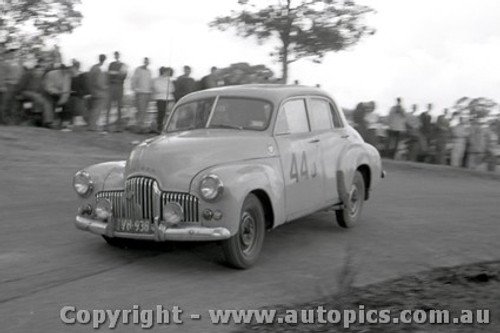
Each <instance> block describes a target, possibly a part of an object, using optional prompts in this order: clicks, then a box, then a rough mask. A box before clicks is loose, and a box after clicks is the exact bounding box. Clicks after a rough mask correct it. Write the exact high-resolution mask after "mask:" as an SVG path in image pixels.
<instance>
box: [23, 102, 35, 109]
mask: <svg viewBox="0 0 500 333" xmlns="http://www.w3.org/2000/svg"><path fill="white" fill-rule="evenodd" d="M32 107H33V103H31V102H24V103H23V108H25V109H31V108H32Z"/></svg>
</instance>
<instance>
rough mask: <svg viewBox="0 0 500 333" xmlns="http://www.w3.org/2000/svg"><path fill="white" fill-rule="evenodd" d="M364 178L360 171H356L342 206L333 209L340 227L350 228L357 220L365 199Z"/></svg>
mask: <svg viewBox="0 0 500 333" xmlns="http://www.w3.org/2000/svg"><path fill="white" fill-rule="evenodd" d="M365 190H366V189H365V180H364V179H363V175H362V174H361V172H359V171H356V173H355V174H354V178H353V180H352V184H351V187H350V188H348V189H347V199H346V200H345V202H343V204H344V208H343V209H340V210H336V211H335V215H336V216H337V223H338V224H339V226H341V227H342V228H350V227H352V226H353V225H354V224H356V222H357V221H358V220H359V218H360V216H361V211H362V210H363V201H364V200H365Z"/></svg>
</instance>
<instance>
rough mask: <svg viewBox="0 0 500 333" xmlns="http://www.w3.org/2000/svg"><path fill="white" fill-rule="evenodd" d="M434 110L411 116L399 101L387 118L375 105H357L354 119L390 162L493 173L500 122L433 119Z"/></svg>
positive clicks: (446, 114) (467, 116)
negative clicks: (484, 169) (410, 162)
mask: <svg viewBox="0 0 500 333" xmlns="http://www.w3.org/2000/svg"><path fill="white" fill-rule="evenodd" d="M432 111H433V105H432V104H427V105H426V108H425V110H424V111H422V112H421V113H419V112H418V105H416V104H413V105H412V106H411V109H410V110H409V111H407V110H406V109H405V107H404V106H403V100H402V99H401V98H397V99H396V103H395V104H394V106H392V107H391V108H390V110H389V113H388V115H387V116H379V115H377V113H376V112H375V102H362V103H359V104H358V105H357V106H356V108H355V110H354V111H353V112H352V114H351V119H352V122H353V125H354V127H355V128H356V129H357V130H358V132H359V133H360V134H361V136H362V137H363V138H364V139H365V141H367V142H369V143H370V144H372V145H374V146H375V147H377V148H378V149H379V151H380V152H381V153H382V155H383V156H385V157H386V158H392V159H399V160H409V161H415V162H427V163H434V164H442V165H451V166H455V167H466V168H470V169H478V168H486V169H487V170H489V171H494V170H495V168H496V165H497V157H498V156H499V155H500V118H499V116H498V115H497V116H490V117H483V116H478V115H475V114H473V113H470V112H464V111H462V112H460V111H457V112H453V113H450V111H449V109H444V110H443V111H442V112H441V113H440V114H439V115H438V116H437V117H436V118H435V119H433V112H432Z"/></svg>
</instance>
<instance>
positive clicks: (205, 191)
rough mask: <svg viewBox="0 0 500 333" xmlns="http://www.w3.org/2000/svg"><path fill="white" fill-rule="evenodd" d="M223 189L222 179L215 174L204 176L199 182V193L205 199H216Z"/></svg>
mask: <svg viewBox="0 0 500 333" xmlns="http://www.w3.org/2000/svg"><path fill="white" fill-rule="evenodd" d="M223 191H224V184H222V180H220V178H219V177H218V176H216V175H208V176H205V177H204V178H203V179H202V180H201V182H200V194H201V197H202V198H203V199H205V200H206V201H215V200H217V199H218V198H219V197H220V196H221V195H222V192H223Z"/></svg>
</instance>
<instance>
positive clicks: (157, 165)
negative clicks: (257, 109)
mask: <svg viewBox="0 0 500 333" xmlns="http://www.w3.org/2000/svg"><path fill="white" fill-rule="evenodd" d="M276 151H277V149H276V147H275V144H274V140H273V138H272V137H270V136H268V135H267V134H264V133H262V132H251V131H235V130H213V129H210V130H208V129H203V130H192V131H186V132H176V133H170V134H164V135H160V136H157V137H155V138H151V139H148V140H146V141H144V142H142V143H141V144H139V145H138V146H137V147H136V148H135V149H134V150H133V151H132V152H131V153H130V156H129V158H128V160H127V164H126V167H125V177H126V178H128V177H132V176H138V175H141V176H147V177H153V178H155V179H156V180H157V181H158V182H159V185H160V188H161V189H162V190H168V191H181V192H187V191H188V190H189V186H190V182H191V180H192V179H193V177H194V176H195V175H196V174H198V173H199V172H200V171H203V170H205V169H207V168H210V167H212V166H215V165H220V164H224V163H231V162H236V161H242V160H249V159H257V158H264V157H270V156H273V155H274V154H275V152H276Z"/></svg>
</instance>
